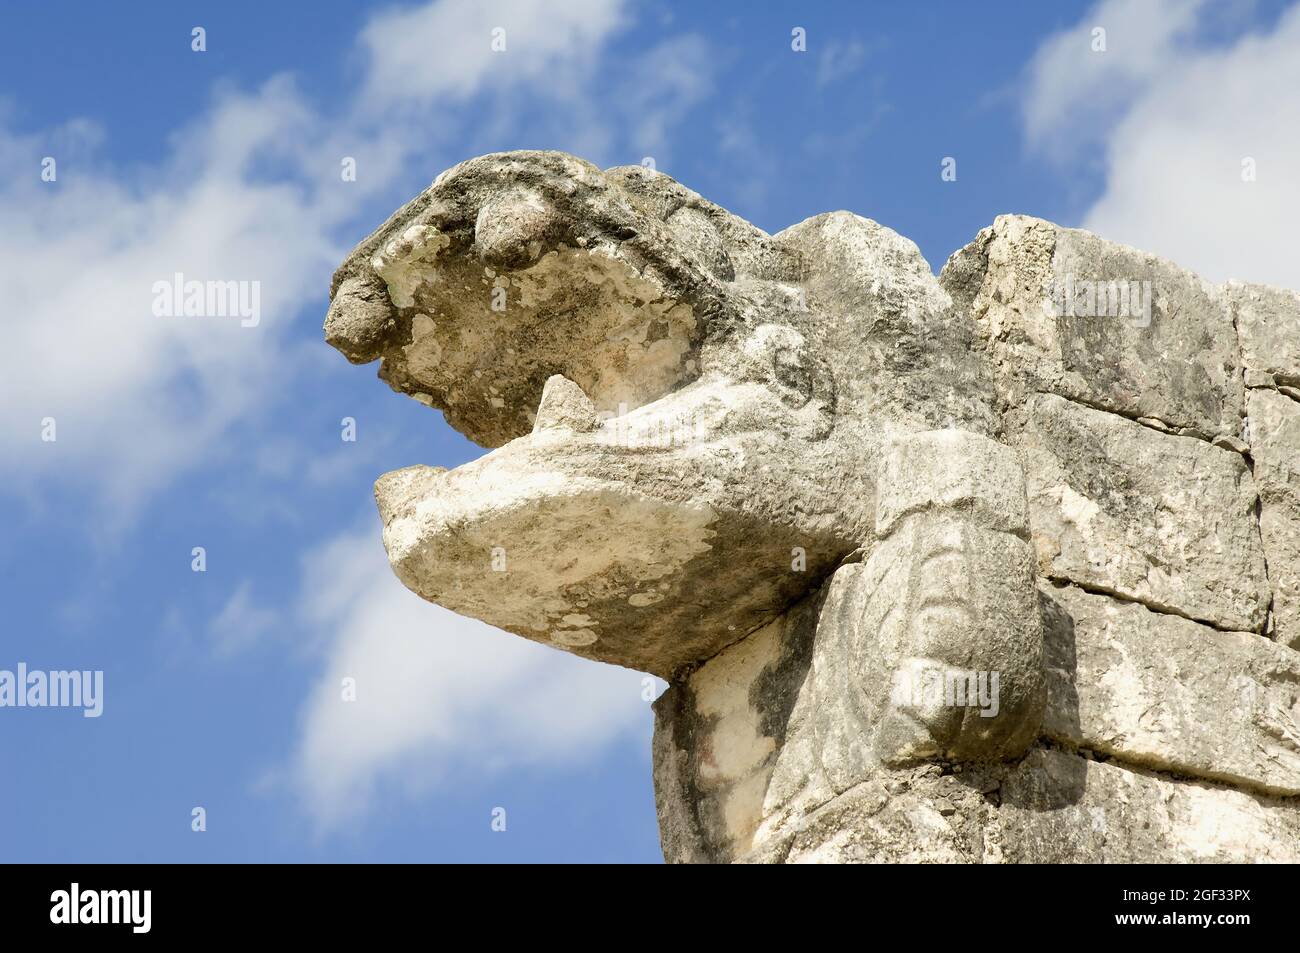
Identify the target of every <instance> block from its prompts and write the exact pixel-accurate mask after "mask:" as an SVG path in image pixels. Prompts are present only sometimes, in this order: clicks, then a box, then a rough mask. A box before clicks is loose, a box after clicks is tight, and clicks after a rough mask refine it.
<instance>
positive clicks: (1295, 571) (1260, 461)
mask: <svg viewBox="0 0 1300 953" xmlns="http://www.w3.org/2000/svg"><path fill="white" fill-rule="evenodd" d="M1297 338H1300V333H1298V334H1297ZM1246 406H1247V409H1248V418H1249V420H1250V433H1251V446H1250V452H1251V456H1252V457H1253V458H1254V462H1255V467H1254V470H1255V482H1256V484H1257V485H1258V486H1259V498H1260V512H1259V530H1260V534H1261V535H1262V537H1263V540H1264V555H1265V557H1266V559H1267V560H1268V577H1269V581H1270V583H1271V584H1272V586H1273V618H1272V622H1273V627H1274V636H1275V637H1276V639H1277V640H1278V641H1279V642H1281V643H1282V644H1283V645H1288V646H1290V647H1291V648H1293V649H1300V532H1297V528H1298V527H1300V401H1297V400H1294V399H1292V398H1290V397H1287V396H1285V395H1283V394H1280V393H1278V392H1277V391H1274V390H1267V389H1252V390H1251V391H1249V392H1248V394H1247V399H1246Z"/></svg>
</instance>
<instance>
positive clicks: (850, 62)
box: [817, 39, 867, 87]
mask: <svg viewBox="0 0 1300 953" xmlns="http://www.w3.org/2000/svg"><path fill="white" fill-rule="evenodd" d="M866 61H867V47H866V44H865V43H863V42H862V41H861V40H858V39H852V40H831V41H830V42H829V43H827V44H826V45H825V46H823V47H822V51H821V54H820V55H819V56H818V57H817V85H818V87H826V86H830V85H832V84H833V83H838V82H839V81H840V80H843V79H847V78H848V77H850V76H852V75H853V74H854V73H856V72H858V70H860V69H862V67H863V65H864V64H865V63H866Z"/></svg>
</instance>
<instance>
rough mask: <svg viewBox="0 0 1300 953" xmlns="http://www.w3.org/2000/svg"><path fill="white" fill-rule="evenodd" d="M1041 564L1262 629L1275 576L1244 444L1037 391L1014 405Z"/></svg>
mask: <svg viewBox="0 0 1300 953" xmlns="http://www.w3.org/2000/svg"><path fill="white" fill-rule="evenodd" d="M1008 431H1009V435H1010V439H1011V441H1012V442H1013V443H1014V444H1015V445H1016V447H1017V448H1018V449H1019V450H1020V455H1021V459H1022V460H1023V462H1024V466H1025V474H1026V478H1027V480H1028V482H1029V509H1030V525H1031V526H1032V529H1033V536H1034V546H1035V548H1036V549H1037V551H1038V562H1039V569H1040V571H1041V572H1042V573H1043V575H1045V576H1048V577H1050V578H1053V579H1066V580H1069V581H1071V582H1076V583H1078V584H1079V585H1081V586H1084V587H1085V588H1094V589H1097V590H1100V591H1104V592H1110V593H1114V594H1116V595H1119V596H1123V597H1125V598H1128V599H1137V600H1140V601H1142V602H1144V603H1146V604H1147V605H1150V606H1152V607H1153V608H1158V609H1161V610H1164V611H1168V612H1176V613H1179V614H1181V615H1185V616H1188V617H1189V618H1193V619H1199V620H1202V621H1205V622H1208V623H1210V624H1211V625H1215V626H1218V627H1219V628H1223V629H1236V630H1246V631H1257V630H1260V629H1262V628H1263V625H1264V620H1265V616H1266V613H1267V609H1268V602H1269V595H1268V577H1267V573H1266V571H1265V567H1264V553H1263V547H1262V545H1261V543H1260V537H1259V526H1258V524H1257V522H1256V519H1255V505H1256V491H1255V486H1254V483H1253V481H1252V480H1251V476H1250V471H1249V469H1248V468H1247V466H1246V464H1245V462H1244V461H1243V459H1242V457H1241V456H1240V455H1239V454H1236V453H1233V452H1231V451H1229V450H1224V449H1221V448H1219V447H1214V446H1210V445H1209V444H1207V443H1205V442H1204V441H1202V440H1197V439H1194V438H1191V437H1176V436H1173V435H1170V434H1162V433H1159V432H1157V431H1155V430H1153V429H1151V428H1150V427H1144V426H1142V425H1141V424H1137V423H1134V422H1132V421H1129V420H1125V419H1124V418H1122V417H1119V416H1116V415H1115V414H1108V413H1103V412H1101V411H1098V410H1093V409H1091V408H1088V407H1082V406H1080V405H1079V404H1075V403H1072V402H1070V401H1067V400H1065V399H1063V398H1061V397H1057V396H1054V395H1051V394H1034V395H1032V396H1030V397H1029V398H1028V399H1027V400H1026V401H1025V403H1024V406H1023V407H1022V408H1020V409H1017V410H1015V411H1012V412H1011V413H1010V414H1009V415H1008Z"/></svg>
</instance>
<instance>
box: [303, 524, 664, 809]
mask: <svg viewBox="0 0 1300 953" xmlns="http://www.w3.org/2000/svg"><path fill="white" fill-rule="evenodd" d="M377 535H378V531H377V527H375V526H374V525H367V526H366V528H365V529H364V530H362V531H361V532H359V533H355V534H345V535H342V536H339V537H337V538H335V539H333V540H331V541H330V542H329V543H327V544H325V545H323V546H322V547H320V548H319V549H318V550H316V551H315V552H314V553H313V554H312V555H311V557H310V558H309V559H308V561H307V563H306V566H305V569H304V575H303V590H302V612H301V614H302V619H303V622H304V624H305V625H306V626H307V628H308V629H309V630H310V631H312V632H314V633H316V634H317V638H319V639H321V640H322V643H323V649H324V652H325V656H326V661H325V665H324V672H323V674H322V675H321V677H320V679H319V681H318V682H317V684H316V686H315V688H314V689H313V691H312V693H311V696H310V698H309V700H308V703H307V706H306V709H305V711H304V713H303V729H302V737H301V739H300V743H299V748H298V751H297V753H296V756H295V760H294V764H293V770H292V778H293V782H294V784H295V786H296V787H297V789H298V790H299V792H300V793H301V795H302V797H303V801H304V803H305V805H306V807H307V809H308V811H309V812H310V814H311V816H312V817H313V819H314V820H315V821H316V822H317V824H318V825H319V827H320V828H321V829H322V830H331V829H334V828H336V827H337V826H338V825H339V824H341V823H342V822H345V821H348V820H352V819H355V818H356V817H358V816H360V815H364V814H365V812H366V811H367V810H368V809H369V808H370V807H371V804H372V796H373V795H374V794H375V793H376V791H377V790H378V789H380V788H381V787H384V786H385V785H386V784H387V785H390V786H392V787H395V788H398V789H399V790H400V789H403V788H405V789H408V790H414V791H420V790H422V789H423V788H425V787H427V786H429V785H436V784H437V783H439V782H440V781H441V780H443V779H445V777H446V775H448V774H449V773H451V772H453V771H454V773H455V776H456V778H457V779H458V780H459V781H462V782H463V781H465V779H466V778H467V777H474V776H478V777H488V776H490V775H491V774H493V773H495V772H499V771H502V770H507V769H509V768H512V767H516V766H519V765H528V764H539V763H543V764H550V765H554V764H556V763H564V762H570V763H572V762H575V761H579V760H582V759H587V758H592V757H595V756H598V755H600V754H603V753H604V752H605V751H606V750H607V747H608V746H609V745H610V744H611V743H614V742H616V741H618V740H620V739H630V738H635V739H636V740H637V741H638V742H639V743H641V744H645V743H646V737H647V735H648V730H649V724H650V718H651V714H650V706H649V704H648V703H647V702H646V701H645V699H644V698H643V697H642V691H643V687H642V679H643V678H644V677H645V676H642V675H641V674H640V673H638V672H633V671H629V670H627V669H620V668H615V667H612V666H607V665H600V664H598V663H595V662H588V661H585V660H583V659H579V658H577V657H575V656H571V655H566V654H564V653H562V652H559V651H556V650H554V649H551V648H548V647H545V646H541V645H538V644H535V643H532V642H528V641H525V640H524V639H520V638H518V637H516V636H513V635H507V634H506V633H504V632H501V631H500V630H499V629H495V628H492V627H491V626H488V625H485V624H484V623H482V622H477V621H475V620H473V619H467V618H464V617H463V616H458V615H456V614H455V613H452V612H450V611H448V610H446V609H442V608H440V607H437V606H432V605H429V604H428V603H426V602H424V601H423V600H421V599H420V598H419V597H417V596H415V595H414V594H412V593H410V592H408V591H407V590H406V589H405V588H404V587H403V586H402V584H401V583H400V582H399V581H398V580H397V578H396V577H395V576H394V575H393V573H392V570H391V569H390V568H389V566H388V563H387V561H386V559H385V558H384V553H383V548H382V547H381V546H379V545H378V542H377V539H376V537H377ZM345 678H350V679H354V680H355V686H356V700H355V701H345V700H344V699H343V680H344V679H345Z"/></svg>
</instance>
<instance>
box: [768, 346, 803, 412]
mask: <svg viewBox="0 0 1300 953" xmlns="http://www.w3.org/2000/svg"><path fill="white" fill-rule="evenodd" d="M772 373H773V376H774V377H775V378H776V382H777V383H778V384H780V385H781V387H782V388H783V389H784V391H786V392H785V393H782V395H781V399H782V401H784V402H785V403H786V404H788V405H789V406H791V407H796V408H797V407H802V406H803V405H804V404H806V403H808V401H810V400H811V399H812V395H813V378H812V373H811V371H809V369H808V367H807V364H806V363H805V361H804V357H803V354H802V353H801V352H800V351H798V350H796V349H795V348H791V347H782V348H777V350H776V352H775V353H774V354H773V355H772Z"/></svg>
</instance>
